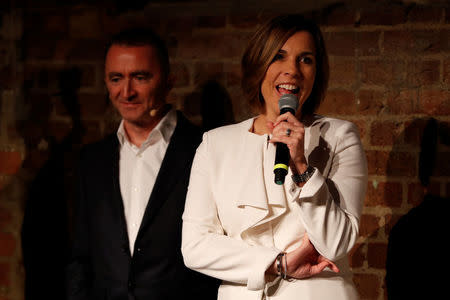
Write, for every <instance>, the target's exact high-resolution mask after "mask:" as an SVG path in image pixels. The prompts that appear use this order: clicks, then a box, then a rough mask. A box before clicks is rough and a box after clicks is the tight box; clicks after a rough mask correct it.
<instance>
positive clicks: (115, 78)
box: [109, 77, 120, 82]
mask: <svg viewBox="0 0 450 300" xmlns="http://www.w3.org/2000/svg"><path fill="white" fill-rule="evenodd" d="M109 80H110V81H111V82H119V80H120V78H119V77H112V78H110V79H109Z"/></svg>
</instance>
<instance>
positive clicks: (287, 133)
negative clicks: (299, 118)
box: [286, 128, 292, 136]
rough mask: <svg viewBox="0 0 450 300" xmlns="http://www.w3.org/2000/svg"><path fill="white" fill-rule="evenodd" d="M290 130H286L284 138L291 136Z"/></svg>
mask: <svg viewBox="0 0 450 300" xmlns="http://www.w3.org/2000/svg"><path fill="white" fill-rule="evenodd" d="M291 132H292V130H291V129H290V128H288V129H286V136H291Z"/></svg>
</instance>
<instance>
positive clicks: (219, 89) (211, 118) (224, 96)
mask: <svg viewBox="0 0 450 300" xmlns="http://www.w3.org/2000/svg"><path fill="white" fill-rule="evenodd" d="M184 102H185V112H186V114H187V115H188V116H195V115H201V118H202V123H201V124H202V129H203V130H204V131H207V130H211V129H214V128H216V127H219V126H224V125H228V124H233V123H234V122H235V119H234V116H233V106H232V104H231V98H230V95H229V94H228V92H227V90H226V89H225V88H224V87H223V86H222V85H221V84H220V83H218V82H217V81H215V80H209V81H206V82H205V83H204V84H202V85H200V86H199V88H197V89H196V90H195V91H194V92H193V93H191V94H189V95H187V96H186V98H185V101H184Z"/></svg>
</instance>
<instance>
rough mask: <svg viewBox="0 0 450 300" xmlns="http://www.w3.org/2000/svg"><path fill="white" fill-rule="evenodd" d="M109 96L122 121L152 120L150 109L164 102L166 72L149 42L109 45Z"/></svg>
mask: <svg viewBox="0 0 450 300" xmlns="http://www.w3.org/2000/svg"><path fill="white" fill-rule="evenodd" d="M105 83H106V87H107V89H108V92H109V99H110V100H111V102H112V104H113V105H114V107H115V108H116V109H117V110H118V111H119V113H120V115H121V116H122V118H123V120H124V122H125V123H132V124H134V125H136V126H139V127H142V126H146V125H148V124H150V123H152V122H154V121H155V120H153V117H151V116H150V114H149V113H150V110H152V109H158V108H160V107H161V105H162V104H164V103H165V98H166V96H167V93H168V82H167V76H164V75H163V72H162V68H161V63H160V61H159V59H158V55H157V52H156V50H155V49H154V48H153V47H152V46H123V45H112V46H111V48H110V49H109V50H108V53H107V55H106V61H105Z"/></svg>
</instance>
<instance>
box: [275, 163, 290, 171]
mask: <svg viewBox="0 0 450 300" xmlns="http://www.w3.org/2000/svg"><path fill="white" fill-rule="evenodd" d="M273 169H274V170H276V169H285V170H286V171H287V169H288V166H287V165H285V164H276V165H275V166H273Z"/></svg>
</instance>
